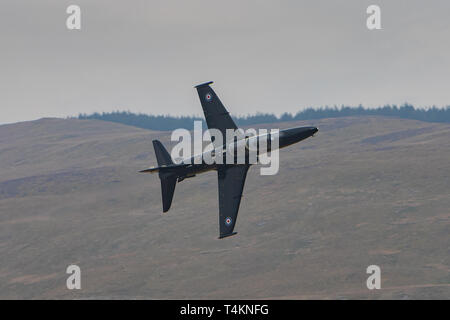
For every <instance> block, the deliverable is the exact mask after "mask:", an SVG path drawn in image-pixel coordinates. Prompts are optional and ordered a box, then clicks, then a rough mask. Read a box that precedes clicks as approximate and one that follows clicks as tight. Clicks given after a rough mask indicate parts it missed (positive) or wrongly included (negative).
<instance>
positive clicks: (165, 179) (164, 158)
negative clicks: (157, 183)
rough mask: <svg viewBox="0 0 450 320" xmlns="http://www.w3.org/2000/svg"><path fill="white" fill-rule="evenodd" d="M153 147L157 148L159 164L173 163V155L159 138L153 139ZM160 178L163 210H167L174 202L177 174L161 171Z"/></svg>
mask: <svg viewBox="0 0 450 320" xmlns="http://www.w3.org/2000/svg"><path fill="white" fill-rule="evenodd" d="M153 148H155V154H156V160H157V161H158V166H160V167H161V166H167V165H171V164H173V161H172V157H171V156H170V154H169V152H167V150H166V148H164V146H163V145H162V143H161V142H159V141H158V140H153ZM159 179H160V180H161V194H162V203H163V212H167V211H169V209H170V205H171V204H172V199H173V194H174V192H175V184H176V183H177V176H176V174H174V173H173V172H164V171H159Z"/></svg>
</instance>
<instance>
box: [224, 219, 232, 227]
mask: <svg viewBox="0 0 450 320" xmlns="http://www.w3.org/2000/svg"><path fill="white" fill-rule="evenodd" d="M231 222H233V220H232V219H231V218H230V217H226V218H225V224H226V225H227V226H230V225H231Z"/></svg>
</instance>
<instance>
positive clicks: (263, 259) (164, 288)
mask: <svg viewBox="0 0 450 320" xmlns="http://www.w3.org/2000/svg"><path fill="white" fill-rule="evenodd" d="M297 125H314V126H317V127H318V128H319V130H320V131H319V132H318V134H317V135H316V136H315V137H314V138H311V139H308V140H306V141H303V142H301V143H300V144H297V145H293V146H291V147H288V148H287V149H283V150H282V151H281V153H280V155H281V156H280V162H281V164H280V172H279V174H278V175H275V176H260V175H259V168H258V167H253V168H251V169H250V171H249V174H248V178H247V182H246V186H245V189H244V197H243V200H242V203H241V208H240V213H239V217H238V222H237V226H236V231H237V232H238V234H237V235H236V236H234V237H231V238H227V239H224V240H218V239H217V236H218V225H217V216H218V202H217V176H216V173H214V172H210V173H206V174H203V175H199V176H197V177H195V178H193V179H188V180H185V181H183V182H181V183H179V184H177V187H176V191H175V197H174V202H173V205H172V208H171V210H170V211H169V212H167V213H166V214H162V209H161V203H160V202H161V199H160V197H161V196H160V183H159V179H158V177H157V175H148V174H138V173H137V171H138V170H140V169H144V168H147V167H148V166H149V165H153V164H155V163H156V161H155V157H154V153H153V148H152V143H151V141H152V139H155V138H158V139H160V140H161V141H162V142H163V143H164V144H165V145H166V146H169V145H170V141H169V139H170V132H157V131H148V130H144V129H139V128H135V127H131V126H126V125H121V124H116V123H110V122H106V121H99V120H77V119H68V120H62V119H41V120H38V121H31V122H23V123H17V124H9V125H2V126H0V256H1V257H2V258H1V260H0V298H2V299H13V298H27V299H38V298H43V299H55V298H63V299H93V298H126V299H142V298H151V299H153V298H155V299H158V298H159V299H164V298H176V299H183V298H199V299H208V298H217V299H228V298H234V299H251V298H289V299H308V298H318V299H329V298H339V299H347V298H350V299H352V298H361V299H380V298H382V299H392V298H396V299H398V298H400V299H403V298H405V299H417V298H423V299H429V298H446V299H450V254H449V248H450V209H449V208H450V195H449V189H450V125H449V124H440V123H426V122H420V121H415V120H405V119H395V118H383V117H354V118H352V117H347V118H337V119H321V120H311V121H296V122H283V123H272V124H270V125H269V126H261V127H280V128H285V127H291V126H297ZM70 264H77V265H79V266H80V267H81V270H82V289H81V290H78V291H76V290H74V291H69V290H67V289H66V285H65V283H66V278H67V277H68V275H66V273H65V270H66V268H67V266H68V265H70ZM371 264H376V265H379V266H380V267H381V270H382V289H381V290H378V291H369V290H368V289H367V288H366V285H365V282H366V278H367V277H368V275H367V274H366V273H365V271H366V268H367V266H369V265H371Z"/></svg>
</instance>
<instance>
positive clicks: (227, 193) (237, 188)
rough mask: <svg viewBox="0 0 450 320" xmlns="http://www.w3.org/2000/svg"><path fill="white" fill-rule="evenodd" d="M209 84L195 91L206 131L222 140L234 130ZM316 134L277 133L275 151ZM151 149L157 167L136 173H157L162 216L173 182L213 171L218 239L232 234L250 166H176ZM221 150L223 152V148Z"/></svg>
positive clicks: (301, 130) (160, 149) (311, 130)
mask: <svg viewBox="0 0 450 320" xmlns="http://www.w3.org/2000/svg"><path fill="white" fill-rule="evenodd" d="M212 83H213V82H212V81H210V82H206V83H202V84H200V85H197V86H196V87H195V88H196V89H197V92H198V95H199V98H200V102H201V105H202V108H203V113H204V115H205V119H206V123H207V125H208V129H210V130H211V129H216V130H219V131H220V133H222V136H223V137H226V136H227V134H226V131H227V130H230V129H232V130H237V129H238V127H237V126H236V124H235V123H234V121H233V119H232V118H231V116H230V115H229V113H228V111H227V110H226V109H225V107H224V106H223V104H222V102H221V101H220V99H219V97H218V96H217V95H216V93H215V92H214V90H213V89H212V88H211V86H210V85H211V84H212ZM317 131H318V129H317V128H316V127H297V128H290V129H285V130H280V132H279V137H278V138H279V148H283V147H286V146H288V145H291V144H293V143H296V142H299V141H301V140H304V139H306V138H308V137H311V136H313V135H314V134H315V133H316V132H317ZM269 137H270V135H269ZM269 141H270V139H269ZM212 143H213V144H214V145H215V147H222V145H216V143H215V140H213V141H212ZM153 147H154V149H155V154H156V159H157V162H158V167H153V168H150V169H146V170H142V171H140V172H146V173H156V172H158V174H159V178H160V180H161V193H162V203H163V212H167V211H168V210H169V209H170V206H171V204H172V199H173V195H174V191H175V185H176V183H177V182H180V181H183V180H184V179H185V178H190V177H193V176H195V175H196V174H198V173H202V172H205V171H209V170H216V171H217V174H218V185H219V229H220V235H219V239H222V238H225V237H229V236H232V235H234V234H236V232H234V227H235V225H236V220H237V215H238V211H239V206H240V203H241V198H242V192H243V190H244V184H245V179H246V177H247V172H248V169H249V168H250V166H251V164H252V163H249V162H247V163H233V164H229V163H223V164H219V163H213V164H207V163H198V164H195V162H192V161H183V162H181V163H178V164H176V163H174V161H173V160H172V157H171V155H170V154H169V152H168V151H167V150H166V149H165V148H164V146H163V145H162V143H161V142H159V141H158V140H153ZM224 147H225V148H226V146H225V145H224ZM189 160H192V159H189Z"/></svg>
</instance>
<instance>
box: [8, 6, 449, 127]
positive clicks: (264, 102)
mask: <svg viewBox="0 0 450 320" xmlns="http://www.w3.org/2000/svg"><path fill="white" fill-rule="evenodd" d="M70 4H77V5H79V6H80V7H81V12H82V13H81V14H82V17H81V19H82V29H81V30H80V31H70V30H68V29H67V28H66V24H65V22H66V18H67V16H68V15H67V14H66V8H67V7H68V6H69V5H70ZM370 4H378V5H379V6H380V7H381V10H382V13H381V19H382V27H383V30H375V31H369V30H368V29H367V28H366V18H367V14H366V8H367V7H368V5H370ZM0 8H1V13H0V15H1V16H0V36H1V51H0V55H1V59H0V67H1V69H0V70H1V72H0V97H1V98H0V123H8V122H16V121H23V120H32V119H37V118H40V117H65V116H70V115H77V114H78V113H80V112H83V113H90V112H94V111H99V112H102V111H113V110H131V111H135V112H144V113H154V114H161V113H163V114H168V113H170V114H174V115H181V114H185V115H191V114H197V115H200V114H201V107H200V104H199V102H198V97H197V95H196V92H195V90H194V89H193V86H194V85H196V84H198V83H201V82H205V81H209V80H213V81H215V84H214V88H215V90H216V92H217V93H218V94H219V96H220V97H221V99H222V101H223V102H224V104H225V105H226V106H227V107H228V109H229V111H230V112H231V113H232V114H236V115H237V114H241V115H242V114H248V113H255V112H257V111H261V112H274V113H276V114H280V113H282V112H296V111H298V110H301V109H303V108H305V107H308V106H314V107H319V106H324V105H341V104H345V105H358V104H360V103H361V104H363V105H365V106H369V107H373V106H378V105H384V104H401V103H403V102H405V101H407V102H410V103H413V104H414V105H418V106H430V105H437V106H444V105H449V104H450V81H449V79H450V78H449V74H450V1H448V0H430V1H424V0H422V1H418V0H389V1H381V0H371V1H366V0H328V1H325V0H314V1H313V0H310V1H300V0H292V1H288V0H277V1H275V0H271V1H263V0H252V1H250V0H238V1H236V0H227V1H217V0H189V1H187V0H179V1H174V0H161V1H154V0H142V1H140V0H139V1H138V0H128V1H106V0H105V1H101V0H95V1H93V0H78V1H75V0H73V1H65V0H52V1H49V0H40V1H32V0H29V1H21V0H2V1H1V4H0Z"/></svg>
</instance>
